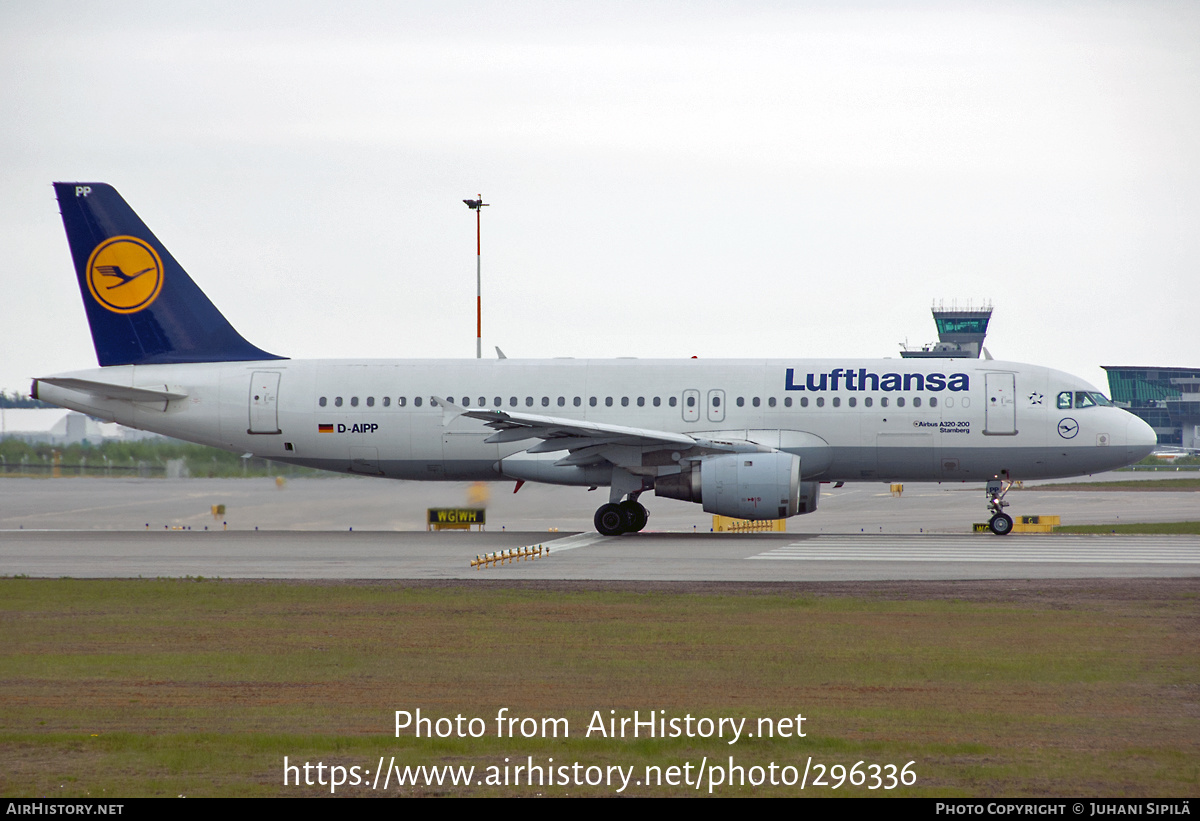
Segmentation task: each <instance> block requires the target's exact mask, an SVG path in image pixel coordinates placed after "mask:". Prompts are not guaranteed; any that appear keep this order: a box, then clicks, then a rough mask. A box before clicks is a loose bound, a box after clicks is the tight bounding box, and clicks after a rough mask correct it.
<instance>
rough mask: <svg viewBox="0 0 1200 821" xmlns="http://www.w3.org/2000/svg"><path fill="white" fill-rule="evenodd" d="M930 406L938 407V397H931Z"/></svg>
mask: <svg viewBox="0 0 1200 821" xmlns="http://www.w3.org/2000/svg"><path fill="white" fill-rule="evenodd" d="M929 407H931V408H936V407H937V397H936V396H931V397H929Z"/></svg>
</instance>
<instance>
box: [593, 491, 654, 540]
mask: <svg viewBox="0 0 1200 821" xmlns="http://www.w3.org/2000/svg"><path fill="white" fill-rule="evenodd" d="M636 495H637V494H632V493H631V494H630V496H629V498H628V499H626V500H625V501H624V502H620V503H612V502H610V503H609V504H606V505H601V506H600V509H599V510H597V511H596V518H595V519H594V521H595V524H596V530H597V531H599V532H600V534H601V535H602V536H620V535H621V534H622V533H637V532H638V531H639V530H641V529H642V528H644V527H645V526H646V521H647V520H648V519H649V517H650V514H649V513H648V512H647V511H646V508H644V507H642V505H641V504H639V503H638V501H637V500H636V499H635V498H634V497H635V496H636Z"/></svg>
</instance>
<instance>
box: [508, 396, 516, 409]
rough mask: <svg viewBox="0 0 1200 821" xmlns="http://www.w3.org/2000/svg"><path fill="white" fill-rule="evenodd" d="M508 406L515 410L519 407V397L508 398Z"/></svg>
mask: <svg viewBox="0 0 1200 821" xmlns="http://www.w3.org/2000/svg"><path fill="white" fill-rule="evenodd" d="M508 406H509V407H510V408H515V407H516V406H517V397H515V396H510V397H508Z"/></svg>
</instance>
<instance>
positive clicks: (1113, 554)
mask: <svg viewBox="0 0 1200 821" xmlns="http://www.w3.org/2000/svg"><path fill="white" fill-rule="evenodd" d="M1007 539H1015V540H1016V543H1015V544H1014V543H1013V541H1005V543H1003V544H996V540H995V538H994V537H993V538H992V539H990V540H989V538H988V537H986V536H964V537H962V538H955V537H951V538H944V537H942V538H939V537H934V538H929V537H921V536H909V537H904V536H892V537H886V536H885V537H879V536H875V537H871V538H863V537H861V536H846V537H840V536H821V537H819V538H817V539H811V540H808V541H803V542H792V543H791V544H788V545H785V546H783V547H779V548H776V549H775V550H768V551H767V552H765V553H759V554H758V555H755V556H748V557H747V558H749V559H767V560H775V561H810V562H830V561H837V562H1029V563H1044V564H1200V539H1190V538H1184V539H1180V538H1179V537H1174V538H1172V537H1154V536H1149V537H1140V538H1138V539H1137V541H1136V542H1135V543H1134V544H1133V545H1130V544H1129V542H1128V541H1126V540H1124V539H1123V540H1122V542H1123V544H1121V545H1106V544H1104V543H1103V542H1101V541H1099V540H1098V539H1097V538H1096V537H1092V536H1080V537H1074V538H1072V537H1069V536H1066V537H1064V536H1056V537H1054V538H1053V539H1052V540H1050V539H1047V540H1044V541H1042V540H1038V541H1033V540H1032V539H1030V537H1028V536H1017V537H1007ZM1131 547H1132V550H1131Z"/></svg>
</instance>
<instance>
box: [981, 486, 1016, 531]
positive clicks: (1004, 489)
mask: <svg viewBox="0 0 1200 821" xmlns="http://www.w3.org/2000/svg"><path fill="white" fill-rule="evenodd" d="M1012 486H1013V483H1012V482H1011V481H1010V480H1008V479H1005V480H1000V479H992V480H991V481H990V482H988V483H987V497H988V511H989V512H990V513H991V514H992V518H991V520H990V521H988V528H989V529H991V531H992V532H993V533H995V534H996V535H997V536H1007V535H1008V534H1009V533H1012V527H1013V520H1012V516H1009V515H1008V514H1007V513H1005V512H1004V508H1006V507H1008V502H1006V501H1004V497H1005V495H1006V494H1007V493H1008V491H1009V490H1010V489H1011V488H1012Z"/></svg>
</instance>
